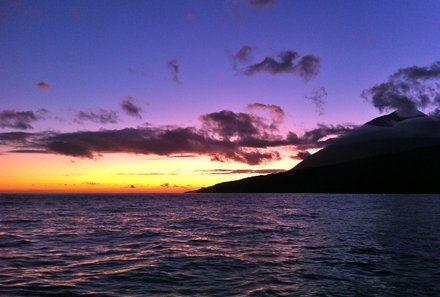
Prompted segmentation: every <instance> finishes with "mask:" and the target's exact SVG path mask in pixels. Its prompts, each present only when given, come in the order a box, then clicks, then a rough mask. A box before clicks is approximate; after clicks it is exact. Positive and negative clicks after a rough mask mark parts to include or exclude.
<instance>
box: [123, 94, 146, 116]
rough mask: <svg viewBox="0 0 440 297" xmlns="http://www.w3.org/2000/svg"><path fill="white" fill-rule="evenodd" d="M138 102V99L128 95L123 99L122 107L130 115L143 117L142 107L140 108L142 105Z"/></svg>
mask: <svg viewBox="0 0 440 297" xmlns="http://www.w3.org/2000/svg"><path fill="white" fill-rule="evenodd" d="M138 102H139V100H138V99H136V98H134V97H131V96H126V97H124V98H123V99H122V103H121V107H122V109H123V110H124V112H125V113H126V114H128V115H129V116H133V117H137V118H139V119H141V118H142V116H141V112H142V108H140V106H138V105H137V104H138Z"/></svg>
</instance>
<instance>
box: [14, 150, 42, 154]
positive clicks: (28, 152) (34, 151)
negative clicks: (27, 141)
mask: <svg viewBox="0 0 440 297" xmlns="http://www.w3.org/2000/svg"><path fill="white" fill-rule="evenodd" d="M8 153H17V154H48V153H49V152H47V151H44V150H10V151H8Z"/></svg>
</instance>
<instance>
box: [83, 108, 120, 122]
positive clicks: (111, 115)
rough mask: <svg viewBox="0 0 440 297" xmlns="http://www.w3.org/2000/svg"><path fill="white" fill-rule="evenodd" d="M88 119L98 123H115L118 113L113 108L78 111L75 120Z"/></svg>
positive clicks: (117, 119)
mask: <svg viewBox="0 0 440 297" xmlns="http://www.w3.org/2000/svg"><path fill="white" fill-rule="evenodd" d="M83 121H90V122H94V123H98V124H116V123H118V122H119V117H118V114H117V113H116V112H115V111H113V110H105V109H97V110H96V111H80V112H79V113H78V114H77V116H76V118H75V122H77V123H82V122H83Z"/></svg>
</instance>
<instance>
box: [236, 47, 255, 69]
mask: <svg viewBox="0 0 440 297" xmlns="http://www.w3.org/2000/svg"><path fill="white" fill-rule="evenodd" d="M253 51H254V48H253V47H251V46H249V45H244V46H242V47H241V48H240V49H239V50H238V51H237V52H236V53H235V54H233V55H232V68H233V69H234V70H237V67H238V64H239V63H242V62H248V61H249V60H250V59H251V56H252V52H253Z"/></svg>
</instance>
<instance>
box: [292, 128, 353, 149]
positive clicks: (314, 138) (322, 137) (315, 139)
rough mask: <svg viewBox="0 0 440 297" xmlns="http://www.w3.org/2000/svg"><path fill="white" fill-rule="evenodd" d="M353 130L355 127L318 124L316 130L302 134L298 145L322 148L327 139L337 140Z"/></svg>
mask: <svg viewBox="0 0 440 297" xmlns="http://www.w3.org/2000/svg"><path fill="white" fill-rule="evenodd" d="M355 128H356V126H354V125H325V124H318V127H317V128H315V129H312V130H309V131H306V132H305V133H304V135H303V136H302V137H301V139H300V144H303V145H313V146H317V147H322V146H324V145H325V144H326V141H327V140H328V139H329V138H335V137H336V138H337V137H339V136H341V135H345V134H347V133H348V132H350V131H352V130H353V129H355Z"/></svg>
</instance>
